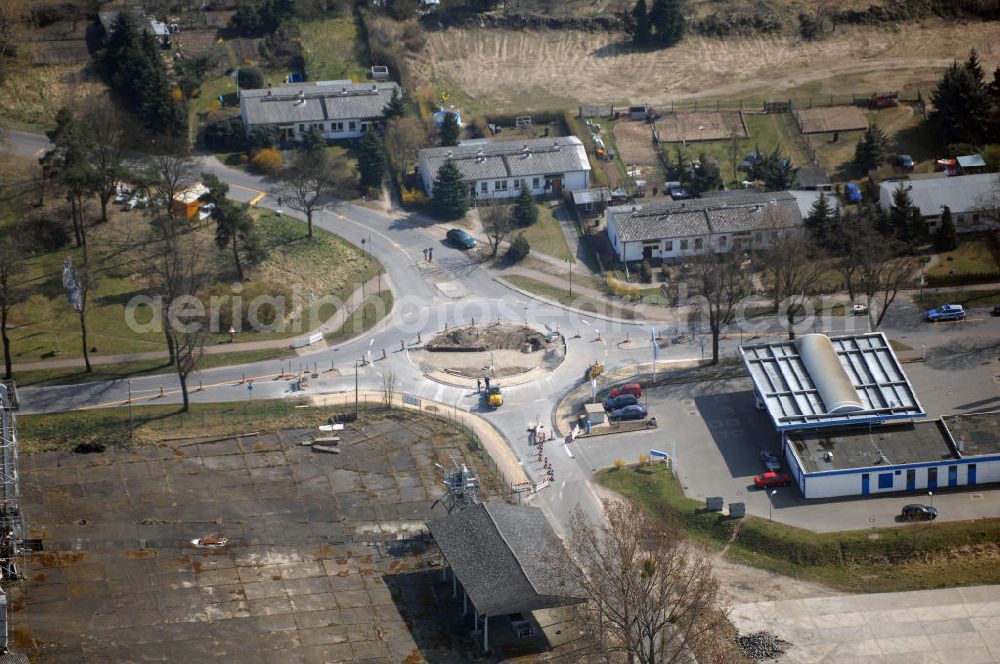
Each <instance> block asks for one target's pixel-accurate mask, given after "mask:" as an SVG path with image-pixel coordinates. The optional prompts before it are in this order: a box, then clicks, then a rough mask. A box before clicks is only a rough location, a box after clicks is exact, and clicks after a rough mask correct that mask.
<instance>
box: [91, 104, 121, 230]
mask: <svg viewBox="0 0 1000 664" xmlns="http://www.w3.org/2000/svg"><path fill="white" fill-rule="evenodd" d="M81 121H82V123H83V125H84V127H86V130H87V132H88V133H89V134H90V140H88V141H87V155H86V160H87V164H88V166H89V169H88V170H89V177H88V184H89V187H90V191H91V193H93V195H94V196H95V197H96V198H97V202H98V203H100V205H101V222H102V223H103V222H106V221H107V220H108V203H109V202H110V201H111V198H112V197H113V196H114V195H115V190H116V189H117V187H118V183H119V181H121V180H122V179H123V178H124V177H125V176H126V174H127V171H126V170H125V163H124V162H125V135H126V132H125V128H124V127H125V124H126V120H125V118H124V116H122V114H121V113H120V112H119V111H118V109H117V108H116V107H115V106H114V104H112V103H111V102H110V101H109V100H107V99H103V101H97V100H94V101H92V102H90V104H89V105H88V106H87V107H86V109H85V110H84V112H83V116H82V117H81Z"/></svg>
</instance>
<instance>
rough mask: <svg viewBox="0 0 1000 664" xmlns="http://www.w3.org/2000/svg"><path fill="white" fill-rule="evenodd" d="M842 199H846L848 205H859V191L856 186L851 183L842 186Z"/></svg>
mask: <svg viewBox="0 0 1000 664" xmlns="http://www.w3.org/2000/svg"><path fill="white" fill-rule="evenodd" d="M844 198H846V199H847V202H848V203H860V202H861V190H860V189H858V185H856V184H854V183H853V182H848V183H847V184H845V185H844Z"/></svg>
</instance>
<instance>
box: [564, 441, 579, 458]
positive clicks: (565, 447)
mask: <svg viewBox="0 0 1000 664" xmlns="http://www.w3.org/2000/svg"><path fill="white" fill-rule="evenodd" d="M562 446H563V449H564V450H566V454H568V455H569V458H570V459H575V458H576V457H575V456H573V452H572V451H571V450H570V449H569V445H567V444H566V443H563V445H562Z"/></svg>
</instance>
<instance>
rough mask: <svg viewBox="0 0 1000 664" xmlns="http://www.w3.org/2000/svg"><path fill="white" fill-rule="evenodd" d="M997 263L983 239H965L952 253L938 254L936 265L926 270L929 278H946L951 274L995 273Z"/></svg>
mask: <svg viewBox="0 0 1000 664" xmlns="http://www.w3.org/2000/svg"><path fill="white" fill-rule="evenodd" d="M997 269H998V266H997V262H996V260H994V258H993V254H992V253H991V252H990V248H989V245H988V244H987V243H986V240H985V239H980V238H975V239H973V238H967V239H963V240H962V243H961V244H959V245H958V248H957V249H955V250H954V251H945V252H942V253H940V254H938V261H937V264H935V265H934V267H932V268H931V269H929V270H927V276H929V277H947V276H949V275H953V274H977V273H982V272H995V271H996V270H997Z"/></svg>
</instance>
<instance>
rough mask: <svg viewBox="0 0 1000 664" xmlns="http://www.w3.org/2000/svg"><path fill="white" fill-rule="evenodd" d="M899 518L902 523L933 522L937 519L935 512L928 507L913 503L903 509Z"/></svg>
mask: <svg viewBox="0 0 1000 664" xmlns="http://www.w3.org/2000/svg"><path fill="white" fill-rule="evenodd" d="M899 518H901V519H902V520H903V521H933V520H934V519H936V518H937V510H936V509H934V508H933V507H930V506H929V505H921V504H920V503H913V504H912V505H906V506H904V507H903V512H902V513H901V514H900V515H899Z"/></svg>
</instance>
